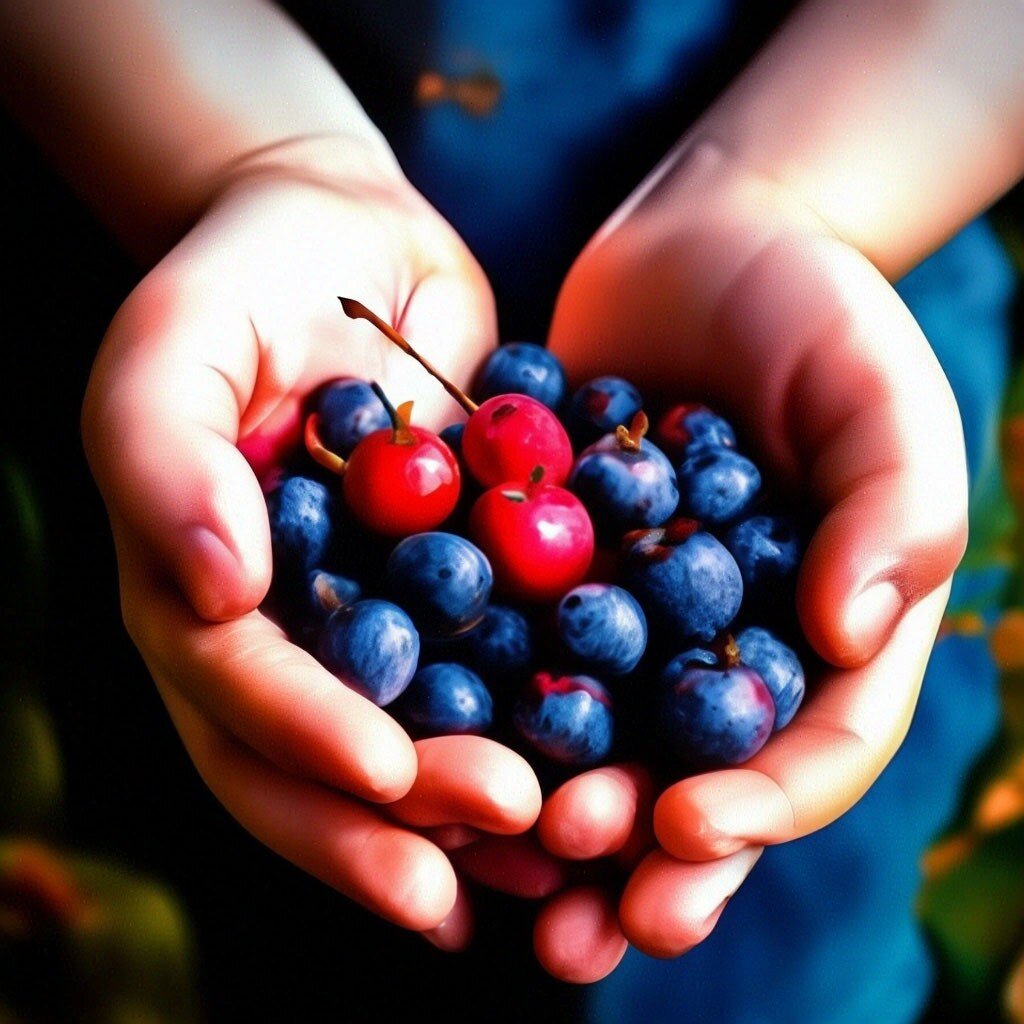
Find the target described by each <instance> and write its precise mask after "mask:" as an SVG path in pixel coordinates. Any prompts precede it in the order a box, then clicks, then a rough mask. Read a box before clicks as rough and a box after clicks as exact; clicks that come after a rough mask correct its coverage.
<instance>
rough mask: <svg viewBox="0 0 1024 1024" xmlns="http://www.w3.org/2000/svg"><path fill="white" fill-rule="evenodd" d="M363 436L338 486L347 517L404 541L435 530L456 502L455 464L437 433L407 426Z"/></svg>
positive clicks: (453, 458)
mask: <svg viewBox="0 0 1024 1024" xmlns="http://www.w3.org/2000/svg"><path fill="white" fill-rule="evenodd" d="M405 429H406V430H407V431H408V436H407V437H406V439H402V438H399V439H396V436H397V435H396V433H395V432H394V431H393V430H391V429H390V428H387V429H384V430H375V431H374V432H373V433H372V434H367V436H366V437H364V438H363V439H362V440H361V441H360V442H359V444H357V445H356V447H355V448H354V449H353V451H352V454H351V455H350V456H349V459H348V462H347V463H346V465H345V475H344V477H342V486H343V489H344V493H345V501H346V502H347V503H348V507H349V509H351V511H352V514H353V515H354V516H355V517H356V518H357V519H358V520H359V521H360V522H362V523H364V524H365V525H366V526H368V527H369V528H370V529H371V530H375V531H376V532H377V533H383V534H384V535H386V536H388V537H407V536H409V535H410V534H413V533H422V532H423V531H424V530H433V529H434V528H435V527H437V526H440V525H441V523H443V522H444V521H445V520H446V519H447V518H448V516H450V515H451V514H452V511H453V510H454V508H455V505H456V503H457V502H458V500H459V486H460V480H459V464H458V462H457V461H456V458H455V455H454V454H453V452H452V450H451V449H450V448H449V447H448V445H446V444H445V443H444V441H442V440H441V439H440V438H439V437H438V436H437V435H436V434H433V433H431V432H430V431H429V430H424V429H423V428H422V427H407V428H405Z"/></svg>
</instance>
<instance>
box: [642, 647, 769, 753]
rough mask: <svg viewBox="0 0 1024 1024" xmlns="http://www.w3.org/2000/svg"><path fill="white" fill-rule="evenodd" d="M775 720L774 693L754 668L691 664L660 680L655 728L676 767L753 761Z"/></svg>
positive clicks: (669, 671)
mask: <svg viewBox="0 0 1024 1024" xmlns="http://www.w3.org/2000/svg"><path fill="white" fill-rule="evenodd" d="M774 719H775V705H774V703H773V702H772V695H771V693H769V691H768V687H767V686H766V685H765V683H764V681H763V680H762V679H761V677H760V676H759V675H758V674H757V673H756V672H755V671H753V669H750V668H746V667H744V666H742V665H734V666H732V667H722V668H719V667H710V666H709V667H705V666H703V665H695V664H693V663H689V664H687V665H685V666H681V667H676V668H674V669H671V670H666V673H665V675H664V676H663V677H662V682H661V687H660V692H659V695H658V708H657V730H658V734H659V737H660V739H661V741H662V743H663V744H664V750H663V753H664V754H667V755H668V757H667V758H666V760H670V761H672V762H673V763H674V767H675V768H677V769H694V768H697V769H701V768H711V767H716V766H719V765H727V764H741V763H742V762H744V761H747V760H749V759H750V758H751V757H753V756H754V754H756V753H757V752H758V751H759V750H760V749H761V747H763V746H764V744H765V741H766V740H767V739H768V737H769V736H770V735H771V731H772V723H773V722H774Z"/></svg>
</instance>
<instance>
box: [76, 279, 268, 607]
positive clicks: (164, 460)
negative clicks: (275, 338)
mask: <svg viewBox="0 0 1024 1024" xmlns="http://www.w3.org/2000/svg"><path fill="white" fill-rule="evenodd" d="M258 362H259V360H258V345H257V339H256V337H255V334H254V331H253V328H252V325H251V323H250V322H249V321H248V319H247V318H246V317H245V316H244V315H243V314H241V313H240V312H239V311H238V310H237V308H236V307H233V306H230V305H227V304H226V303H225V302H224V301H223V300H218V299H216V298H215V297H214V296H213V295H212V289H208V290H207V292H206V293H204V294H190V293H189V292H188V290H187V289H184V288H183V287H182V286H181V284H180V282H179V281H178V280H177V278H172V276H171V274H170V273H169V272H168V273H162V272H160V271H155V272H154V273H152V274H150V276H149V277H148V278H147V279H146V281H145V282H143V284H142V285H140V286H139V287H138V288H137V289H136V291H135V292H134V293H133V294H132V296H131V297H130V298H129V299H128V301H127V302H126V303H125V305H124V306H123V307H122V308H121V310H120V311H119V312H118V314H117V317H116V318H115V320H114V322H113V324H112V325H111V327H110V330H109V331H108V333H107V336H106V338H105V339H104V342H103V346H102V348H101V350H100V353H99V355H98V357H97V360H96V364H95V366H94V368H93V372H92V376H91V378H90V383H89V388H88V391H87V394H86V398H85V404H84V406H83V413H82V432H83V439H84V442H85V448H86V454H87V455H88V457H89V462H90V465H91V467H92V469H93V472H94V474H95V476H96V480H97V482H98V484H99V486H100V490H101V491H102V492H103V496H104V499H105V501H106V502H107V505H108V508H109V509H110V510H111V512H112V513H116V514H117V515H119V516H120V517H122V518H123V519H125V520H126V521H127V522H128V523H130V524H131V527H132V529H133V530H135V531H136V532H137V533H138V534H139V535H140V536H141V537H144V538H145V540H146V544H147V547H148V548H149V550H150V551H151V552H153V553H155V554H156V555H157V557H158V559H159V561H160V563H161V566H162V567H164V568H165V569H166V570H167V571H169V572H170V573H171V574H173V576H174V578H175V580H176V581H177V583H178V585H179V586H180V587H181V589H182V591H183V593H184V594H185V595H186V596H187V598H188V600H189V602H190V603H191V604H192V606H193V608H195V610H196V611H197V612H198V613H199V614H200V615H202V616H203V617H204V618H207V619H211V620H222V619H226V618H231V617H233V616H235V615H238V614H241V613H243V612H246V611H249V610H251V609H252V608H255V607H256V605H257V604H258V603H259V601H260V600H261V599H262V598H263V595H264V594H265V592H266V589H267V587H268V585H269V582H270V571H271V567H270V538H269V530H268V526H267V515H266V507H265V504H264V501H263V497H262V494H261V492H260V488H259V485H258V483H257V481H256V478H255V476H254V475H253V473H252V471H251V469H250V468H249V466H248V464H247V462H246V461H245V459H244V458H243V456H242V455H241V453H240V452H239V451H238V449H237V448H236V447H235V441H236V440H237V436H238V429H239V421H240V417H241V415H242V410H244V409H245V407H246V405H247V403H248V399H249V397H250V395H251V394H252V390H253V387H254V385H255V381H256V375H257V368H258Z"/></svg>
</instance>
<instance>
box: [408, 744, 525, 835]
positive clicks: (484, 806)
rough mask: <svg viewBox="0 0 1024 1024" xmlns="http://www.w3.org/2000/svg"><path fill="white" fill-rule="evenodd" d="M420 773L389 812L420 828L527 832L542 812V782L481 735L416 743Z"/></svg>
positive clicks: (515, 757) (519, 759)
mask: <svg viewBox="0 0 1024 1024" xmlns="http://www.w3.org/2000/svg"><path fill="white" fill-rule="evenodd" d="M416 756H417V761H418V770H417V773H416V781H415V782H414V783H413V786H412V788H411V789H410V790H409V792H408V793H407V794H406V795H405V796H404V797H402V798H401V799H400V800H398V801H396V802H395V803H393V804H391V805H390V806H389V808H388V812H389V813H390V814H391V815H392V816H394V817H395V818H397V819H398V820H399V821H402V822H404V823H405V824H407V825H413V826H416V827H417V828H427V827H433V826H437V825H451V824H465V825H468V826H470V827H471V828H477V829H480V830H482V831H484V832H494V833H498V834H499V835H514V834H516V833H519V832H525V831H526V830H527V829H528V828H529V827H530V826H531V825H532V824H533V823H534V822H535V821H536V820H537V815H538V814H539V813H540V806H541V799H542V797H541V792H540V783H539V782H538V781H537V776H536V775H534V773H533V769H532V768H531V767H530V766H529V765H528V764H527V763H526V761H525V760H524V759H523V758H522V757H520V756H519V755H518V754H517V753H515V752H514V751H512V750H509V748H508V747H505V746H502V745H501V744H500V743H495V742H494V740H489V739H485V738H484V737H483V736H438V737H435V738H433V739H426V740H419V741H418V742H417V743H416Z"/></svg>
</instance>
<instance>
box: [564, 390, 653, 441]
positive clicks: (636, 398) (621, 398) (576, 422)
mask: <svg viewBox="0 0 1024 1024" xmlns="http://www.w3.org/2000/svg"><path fill="white" fill-rule="evenodd" d="M642 407H643V399H642V398H641V397H640V392H639V391H637V389H636V388H635V387H634V386H633V385H632V384H630V383H629V381H628V380H624V379H623V378H622V377H595V378H594V379H593V380H589V381H587V383H586V384H584V385H583V386H582V387H581V388H580V389H579V390H578V391H577V392H576V393H575V394H574V395H573V396H572V401H571V403H570V405H569V412H568V416H567V421H568V427H569V433H570V434H571V435H572V437H573V440H574V441H575V442H576V443H577V445H588V444H592V443H593V442H594V441H596V440H598V438H600V437H603V436H604V435H605V434H607V433H609V432H611V431H614V430H615V428H616V427H617V426H618V425H619V424H620V423H631V422H632V421H633V417H634V416H635V415H636V414H637V413H638V412H639V411H640V409H641V408H642Z"/></svg>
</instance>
